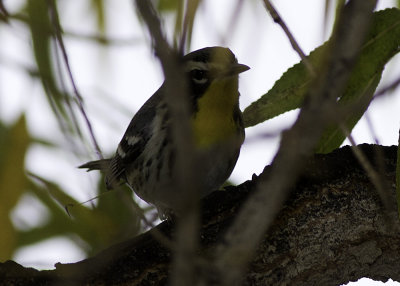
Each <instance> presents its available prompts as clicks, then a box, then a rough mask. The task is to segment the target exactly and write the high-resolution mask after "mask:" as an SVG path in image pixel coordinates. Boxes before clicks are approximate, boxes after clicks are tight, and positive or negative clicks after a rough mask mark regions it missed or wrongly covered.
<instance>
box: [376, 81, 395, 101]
mask: <svg viewBox="0 0 400 286" xmlns="http://www.w3.org/2000/svg"><path fill="white" fill-rule="evenodd" d="M399 85H400V77H398V78H397V79H396V80H394V81H393V82H392V83H390V84H389V85H387V86H385V87H383V88H381V89H380V90H378V92H377V93H375V95H374V98H377V97H380V96H382V95H384V94H385V93H387V92H390V91H392V90H394V89H395V88H397V87H398V86H399Z"/></svg>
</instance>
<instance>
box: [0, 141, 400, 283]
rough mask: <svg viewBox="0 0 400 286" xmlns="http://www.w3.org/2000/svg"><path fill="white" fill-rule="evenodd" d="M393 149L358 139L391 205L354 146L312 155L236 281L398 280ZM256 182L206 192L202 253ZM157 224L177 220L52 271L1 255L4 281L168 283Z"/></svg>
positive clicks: (168, 228)
mask: <svg viewBox="0 0 400 286" xmlns="http://www.w3.org/2000/svg"><path fill="white" fill-rule="evenodd" d="M396 148H397V147H382V146H376V145H362V146H361V149H362V151H363V152H364V153H365V155H366V156H367V157H368V158H369V160H370V161H371V163H372V164H373V166H374V167H375V168H376V169H377V170H378V171H380V174H381V177H382V178H383V180H384V182H385V184H386V186H387V192H388V195H389V196H390V198H391V199H392V206H391V209H390V210H388V209H386V208H384V207H383V206H382V203H381V201H380V198H379V196H378V195H377V193H376V191H375V188H374V186H373V184H372V183H371V181H370V180H369V178H368V174H366V173H365V172H364V170H363V168H362V166H360V164H359V163H358V161H357V160H356V159H355V158H354V156H353V154H352V151H351V148H350V147H344V148H342V149H339V150H336V151H335V152H333V153H330V154H327V155H316V156H314V158H313V159H311V160H310V161H309V162H307V163H305V164H304V172H303V175H302V177H301V179H300V180H299V181H298V182H297V184H296V187H295V188H294V189H293V190H292V191H291V195H290V197H289V199H288V200H287V202H286V203H285V205H284V207H283V208H282V210H281V212H280V214H279V215H278V217H277V218H276V219H275V221H274V224H273V225H272V227H271V228H270V229H269V230H268V232H267V233H266V234H265V237H264V240H263V242H262V244H261V245H260V246H259V248H258V251H257V254H256V256H255V257H254V259H253V261H252V263H251V264H250V265H249V267H248V271H247V274H246V277H244V278H243V279H244V280H243V281H242V282H241V284H244V285H339V284H342V283H346V282H348V281H355V280H357V279H359V278H361V277H370V278H372V279H375V280H381V281H386V280H387V279H389V278H392V279H393V280H396V281H400V267H399V265H400V223H399V220H398V218H397V213H396V212H395V211H394V210H395V209H396V199H395V198H396V196H395V168H396ZM268 170H269V168H268V167H266V169H265V170H264V172H268ZM256 181H257V177H256V176H254V177H253V179H252V181H248V182H245V183H243V184H241V185H240V186H237V187H230V188H228V189H227V190H226V191H219V192H214V193H213V194H211V195H210V196H209V197H207V198H206V199H205V200H204V202H203V206H204V207H203V222H202V229H201V242H202V249H201V250H199V257H201V258H202V259H203V260H202V262H207V261H210V260H211V259H212V255H213V250H214V247H215V245H216V243H219V242H220V239H221V237H223V234H224V232H225V231H226V229H227V228H228V227H229V225H230V224H231V223H232V221H233V219H234V218H235V215H236V214H237V211H238V208H240V206H241V204H242V203H243V202H244V201H245V200H246V197H248V196H249V195H251V193H252V190H253V189H254V185H255V183H256ZM156 231H157V232H161V233H163V234H165V235H166V236H167V237H169V238H171V237H173V233H174V225H173V223H167V222H164V223H162V224H160V225H159V226H157V227H156V228H155V229H153V230H151V231H149V232H147V233H144V234H142V235H140V236H138V237H136V238H134V239H132V240H130V241H126V242H124V243H121V244H118V245H115V246H113V247H111V248H109V249H107V250H105V251H103V252H101V253H99V254H98V255H96V256H94V257H91V258H88V259H85V260H83V261H80V262H77V263H73V264H57V265H56V269H55V270H48V271H37V270H35V269H32V268H24V267H22V266H21V265H18V264H17V263H15V262H12V261H7V262H5V263H2V264H0V281H2V282H1V283H2V284H1V285H82V284H84V285H128V284H129V285H164V284H167V281H168V275H169V269H170V261H171V255H172V254H171V253H172V252H171V251H170V250H168V248H167V247H164V246H163V244H161V243H160V242H158V241H157V240H156V239H155V238H154V235H153V234H154V232H156ZM234 259H236V258H234ZM238 259H240V258H238ZM210 265H211V264H210ZM210 265H207V263H199V271H202V272H201V273H202V274H204V273H206V274H205V275H209V276H210V277H209V279H208V281H212V277H211V276H212V273H213V271H212V270H213V269H211V266H210Z"/></svg>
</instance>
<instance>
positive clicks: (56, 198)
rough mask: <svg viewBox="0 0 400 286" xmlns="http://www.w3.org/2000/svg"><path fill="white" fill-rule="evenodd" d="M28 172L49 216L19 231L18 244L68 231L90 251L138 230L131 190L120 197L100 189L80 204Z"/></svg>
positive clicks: (34, 189)
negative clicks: (90, 200) (95, 195)
mask: <svg viewBox="0 0 400 286" xmlns="http://www.w3.org/2000/svg"><path fill="white" fill-rule="evenodd" d="M31 176H32V177H33V178H34V179H35V180H36V181H38V183H35V182H33V181H31V183H30V190H31V191H32V192H33V193H34V194H35V195H36V196H37V197H38V199H39V200H40V201H41V202H42V203H43V204H44V205H45V206H46V207H47V208H48V209H49V212H50V218H49V220H48V222H47V223H46V224H45V225H43V226H40V227H38V228H34V229H31V230H28V231H22V232H20V233H19V240H18V241H19V245H20V246H22V245H26V244H31V243H35V242H37V241H39V240H44V239H48V238H51V237H54V236H57V235H70V236H71V235H72V236H71V237H75V238H76V237H79V238H80V239H81V240H76V239H75V241H76V243H77V245H78V246H80V247H82V249H83V250H84V251H86V252H87V253H89V254H93V253H96V252H98V251H99V250H101V249H104V248H105V247H107V246H110V245H111V244H114V243H116V242H120V241H122V240H124V239H127V238H128V237H133V236H135V235H137V234H138V232H139V231H140V223H139V219H138V216H136V215H135V213H133V212H132V205H131V201H130V200H132V196H131V194H132V192H131V191H129V192H128V191H127V192H125V193H124V194H125V195H123V200H121V193H118V192H116V191H115V192H107V193H104V194H103V195H102V196H100V198H99V199H98V200H94V201H93V202H92V203H90V202H89V203H84V204H82V203H80V202H77V201H76V200H75V199H74V198H72V197H71V196H69V195H68V194H66V192H65V191H64V190H62V189H61V188H60V187H59V186H58V185H57V184H55V183H53V182H50V181H48V180H46V179H44V178H41V177H39V176H37V175H33V174H31ZM104 185H105V184H104V181H101V184H100V186H101V188H103V190H104V188H105V187H104ZM104 191H105V190H104ZM95 202H96V203H97V204H95ZM87 205H88V206H89V207H86V206H87ZM66 209H68V213H69V214H70V216H69V215H68V214H67V211H66ZM82 240H83V241H85V242H86V244H85V245H82V243H81V241H82Z"/></svg>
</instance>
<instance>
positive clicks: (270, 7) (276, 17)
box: [264, 0, 316, 77]
mask: <svg viewBox="0 0 400 286" xmlns="http://www.w3.org/2000/svg"><path fill="white" fill-rule="evenodd" d="M264 4H265V7H266V8H267V10H268V12H269V13H270V15H271V17H272V19H273V20H274V22H275V23H277V24H278V25H280V26H281V27H282V29H283V31H284V32H285V34H286V36H287V37H288V39H289V41H290V44H291V45H292V47H293V49H294V50H295V51H296V52H297V53H298V54H299V56H300V58H301V60H302V61H303V63H304V65H305V66H306V68H307V69H308V72H309V73H310V75H311V76H313V77H314V76H315V75H316V73H315V70H314V67H313V66H312V64H311V63H310V61H309V60H308V59H307V57H306V55H305V54H304V52H303V50H302V49H301V48H300V45H299V44H298V43H297V41H296V39H295V38H294V36H293V34H292V33H291V32H290V30H289V28H288V26H287V25H286V23H285V21H283V19H282V17H281V16H280V15H279V13H278V11H277V10H276V9H275V7H274V6H273V5H272V3H271V2H270V1H269V0H264Z"/></svg>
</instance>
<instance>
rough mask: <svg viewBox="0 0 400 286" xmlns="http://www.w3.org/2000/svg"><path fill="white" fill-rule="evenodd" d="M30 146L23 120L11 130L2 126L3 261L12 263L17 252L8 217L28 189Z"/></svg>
mask: <svg viewBox="0 0 400 286" xmlns="http://www.w3.org/2000/svg"><path fill="white" fill-rule="evenodd" d="M30 143H31V139H30V136H29V134H28V132H27V129H26V122H25V117H24V116H21V117H20V119H19V120H18V121H17V122H16V123H15V124H14V125H13V126H11V127H6V126H4V125H2V124H0V182H1V183H0V202H1V203H0V229H1V239H0V240H1V242H0V260H4V259H9V258H10V256H11V254H12V252H13V250H14V249H15V245H16V239H15V229H14V227H13V225H12V223H11V221H10V216H9V213H10V211H11V210H12V209H13V208H14V207H15V205H16V204H17V202H18V200H19V198H20V197H21V195H22V194H23V193H24V192H25V189H26V184H27V181H26V179H25V171H24V170H25V167H24V160H25V154H26V151H27V149H28V146H29V144H30Z"/></svg>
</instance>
